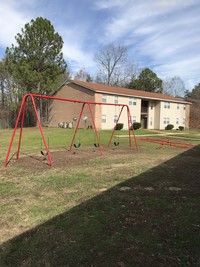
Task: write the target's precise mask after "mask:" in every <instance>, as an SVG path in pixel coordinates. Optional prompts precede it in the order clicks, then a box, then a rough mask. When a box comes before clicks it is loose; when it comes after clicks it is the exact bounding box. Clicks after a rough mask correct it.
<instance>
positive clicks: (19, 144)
mask: <svg viewBox="0 0 200 267" xmlns="http://www.w3.org/2000/svg"><path fill="white" fill-rule="evenodd" d="M26 99H27V98H26ZM25 111H26V101H25V102H24V106H23V111H22V120H21V127H20V134H19V141H18V149H17V156H16V159H19V152H20V147H21V140H22V131H23V127H24V115H25Z"/></svg>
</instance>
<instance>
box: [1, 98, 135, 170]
mask: <svg viewBox="0 0 200 267" xmlns="http://www.w3.org/2000/svg"><path fill="white" fill-rule="evenodd" d="M28 98H30V99H31V101H32V104H33V109H34V112H35V116H36V120H37V123H38V126H39V130H40V133H41V136H42V141H43V143H44V147H45V150H46V155H47V157H48V160H49V165H50V166H52V165H53V161H52V157H51V154H50V151H49V147H48V144H47V142H46V138H45V135H44V131H43V129H42V124H41V121H40V118H39V115H38V112H37V108H36V104H35V98H39V99H50V100H58V101H66V102H73V103H79V104H82V107H81V111H80V114H79V118H78V121H77V124H76V128H75V131H74V135H73V138H72V141H71V145H70V149H69V150H70V151H71V150H72V147H73V143H74V140H75V137H76V133H77V130H78V128H79V124H80V121H81V117H82V115H83V111H84V108H85V106H88V107H89V112H90V115H91V119H92V123H93V128H94V131H95V135H96V139H97V145H98V147H99V152H100V154H101V155H102V154H103V152H102V146H101V143H100V139H99V134H98V130H97V128H96V124H95V119H94V115H93V112H92V108H91V106H92V105H107V106H119V107H121V110H120V112H119V116H118V118H117V121H116V124H115V127H114V128H113V131H112V134H111V137H110V140H109V142H108V145H107V146H108V147H110V144H111V142H112V138H113V136H114V133H115V130H116V125H117V123H118V121H119V119H120V117H121V114H122V111H123V109H124V108H126V111H127V120H128V137H129V145H130V147H132V136H133V139H134V143H135V147H136V150H138V145H137V140H136V136H135V133H134V129H133V127H132V121H131V114H130V109H129V106H128V105H125V104H112V103H102V102H87V101H82V100H72V99H68V98H61V97H55V96H46V95H39V94H26V95H24V97H23V99H22V102H21V106H20V109H19V112H18V116H17V119H16V122H15V127H14V130H13V133H12V137H11V141H10V144H9V147H8V151H7V154H6V159H5V162H4V168H6V166H7V165H8V162H9V156H10V152H11V149H12V145H13V141H14V138H15V134H16V131H17V128H18V125H19V122H20V119H21V125H20V134H19V140H18V148H17V153H16V159H19V156H20V148H21V140H22V132H23V126H24V117H25V112H26V102H27V99H28ZM131 132H132V136H131Z"/></svg>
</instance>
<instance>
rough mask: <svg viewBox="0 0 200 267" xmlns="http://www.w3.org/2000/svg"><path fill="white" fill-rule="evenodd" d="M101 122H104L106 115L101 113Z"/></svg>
mask: <svg viewBox="0 0 200 267" xmlns="http://www.w3.org/2000/svg"><path fill="white" fill-rule="evenodd" d="M101 122H102V123H106V115H102V116H101Z"/></svg>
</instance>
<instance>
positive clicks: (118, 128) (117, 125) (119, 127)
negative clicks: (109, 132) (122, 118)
mask: <svg viewBox="0 0 200 267" xmlns="http://www.w3.org/2000/svg"><path fill="white" fill-rule="evenodd" d="M123 127H124V124H123V123H117V124H116V126H115V130H116V131H117V130H121V129H123Z"/></svg>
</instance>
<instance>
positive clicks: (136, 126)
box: [131, 122, 142, 130]
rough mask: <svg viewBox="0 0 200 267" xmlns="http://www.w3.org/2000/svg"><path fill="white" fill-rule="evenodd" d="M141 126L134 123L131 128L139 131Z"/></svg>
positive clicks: (138, 123)
mask: <svg viewBox="0 0 200 267" xmlns="http://www.w3.org/2000/svg"><path fill="white" fill-rule="evenodd" d="M141 126H142V124H141V123H140V122H134V123H133V125H132V127H131V128H132V129H134V130H137V129H140V128H141Z"/></svg>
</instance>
